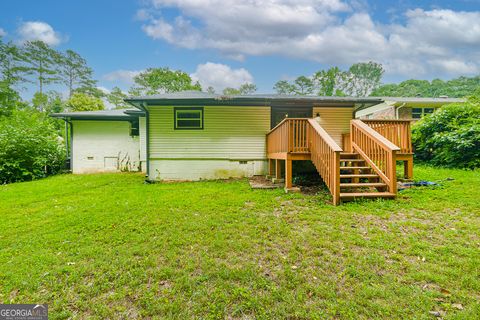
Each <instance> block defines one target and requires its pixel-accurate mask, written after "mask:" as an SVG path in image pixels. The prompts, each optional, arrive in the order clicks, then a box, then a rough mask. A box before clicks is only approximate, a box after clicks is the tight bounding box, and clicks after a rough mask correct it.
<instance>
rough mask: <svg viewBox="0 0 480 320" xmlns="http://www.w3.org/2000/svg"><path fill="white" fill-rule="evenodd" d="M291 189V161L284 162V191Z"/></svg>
mask: <svg viewBox="0 0 480 320" xmlns="http://www.w3.org/2000/svg"><path fill="white" fill-rule="evenodd" d="M290 188H292V160H290V159H286V160H285V189H290Z"/></svg>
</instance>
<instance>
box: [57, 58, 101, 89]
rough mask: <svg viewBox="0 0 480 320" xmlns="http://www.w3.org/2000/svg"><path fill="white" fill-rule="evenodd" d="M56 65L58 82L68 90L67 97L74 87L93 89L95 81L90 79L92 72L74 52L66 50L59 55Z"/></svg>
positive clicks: (84, 61)
mask: <svg viewBox="0 0 480 320" xmlns="http://www.w3.org/2000/svg"><path fill="white" fill-rule="evenodd" d="M57 63H58V74H59V77H60V81H61V82H62V83H63V84H64V85H66V86H67V88H68V97H71V96H72V94H73V91H74V89H75V88H76V87H83V88H89V87H95V84H96V81H95V80H93V79H92V75H93V70H92V69H91V68H90V67H89V66H88V65H87V61H86V60H85V59H84V58H82V57H81V56H80V55H79V54H78V53H76V52H75V51H72V50H67V51H65V53H63V54H59V55H58V57H57Z"/></svg>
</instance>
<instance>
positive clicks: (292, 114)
mask: <svg viewBox="0 0 480 320" xmlns="http://www.w3.org/2000/svg"><path fill="white" fill-rule="evenodd" d="M312 114H313V110H312V107H305V106H298V107H295V106H287V107H285V106H272V118H271V127H272V128H273V127H275V126H276V125H277V124H279V123H280V122H281V121H282V120H283V119H285V118H286V117H288V118H312Z"/></svg>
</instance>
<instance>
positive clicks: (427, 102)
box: [356, 97, 466, 121]
mask: <svg viewBox="0 0 480 320" xmlns="http://www.w3.org/2000/svg"><path fill="white" fill-rule="evenodd" d="M380 98H381V99H382V101H383V102H382V103H379V104H377V105H373V106H370V107H368V108H363V109H361V110H358V111H357V113H356V117H357V118H359V119H403V120H414V121H415V120H419V119H420V118H422V117H423V116H425V115H427V114H431V113H433V112H434V111H435V109H438V108H440V107H441V106H444V105H446V104H449V103H458V102H465V101H466V100H465V99H458V98H448V97H439V98H418V97H415V98H411V97H380Z"/></svg>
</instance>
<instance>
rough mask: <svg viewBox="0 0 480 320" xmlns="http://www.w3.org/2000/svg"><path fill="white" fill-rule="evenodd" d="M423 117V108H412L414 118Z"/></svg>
mask: <svg viewBox="0 0 480 320" xmlns="http://www.w3.org/2000/svg"><path fill="white" fill-rule="evenodd" d="M421 117H422V108H413V109H412V118H413V119H420V118H421Z"/></svg>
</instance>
